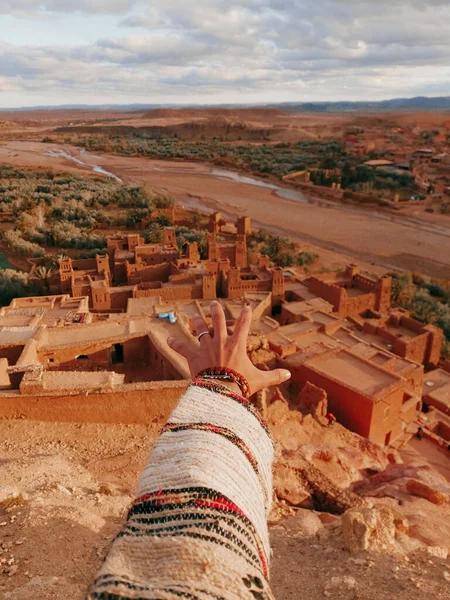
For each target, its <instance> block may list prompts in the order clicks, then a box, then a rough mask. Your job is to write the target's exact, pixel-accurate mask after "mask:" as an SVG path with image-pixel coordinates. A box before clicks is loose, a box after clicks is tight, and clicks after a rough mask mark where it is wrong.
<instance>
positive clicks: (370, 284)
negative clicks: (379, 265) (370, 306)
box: [353, 275, 377, 293]
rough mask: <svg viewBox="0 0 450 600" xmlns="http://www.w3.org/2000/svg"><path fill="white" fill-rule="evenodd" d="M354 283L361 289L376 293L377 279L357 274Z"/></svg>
mask: <svg viewBox="0 0 450 600" xmlns="http://www.w3.org/2000/svg"><path fill="white" fill-rule="evenodd" d="M353 284H354V286H355V287H357V288H358V289H360V290H363V291H365V292H367V293H375V289H376V286H377V284H376V281H373V280H372V279H369V278H368V277H364V275H355V277H354V278H353Z"/></svg>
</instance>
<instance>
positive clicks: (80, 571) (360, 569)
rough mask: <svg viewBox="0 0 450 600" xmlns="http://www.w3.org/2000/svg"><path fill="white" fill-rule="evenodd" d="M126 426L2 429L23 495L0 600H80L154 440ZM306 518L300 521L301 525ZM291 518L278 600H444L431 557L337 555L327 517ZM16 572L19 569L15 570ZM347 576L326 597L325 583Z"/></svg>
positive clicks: (6, 469)
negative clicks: (347, 582)
mask: <svg viewBox="0 0 450 600" xmlns="http://www.w3.org/2000/svg"><path fill="white" fill-rule="evenodd" d="M158 430H159V425H155V426H154V427H153V428H145V427H142V426H124V425H77V424H51V423H40V422H31V421H24V420H19V421H1V422H0V456H1V460H0V482H1V484H2V485H4V486H11V487H14V488H18V489H19V490H21V491H23V492H26V493H27V499H26V500H25V502H24V503H22V504H20V505H18V506H15V507H10V508H7V510H5V509H4V508H0V598H1V599H2V600H31V599H33V600H50V599H52V600H69V599H70V600H81V599H82V598H83V597H84V593H85V590H86V588H87V585H88V583H89V581H90V580H91V579H92V577H93V576H94V574H95V571H96V569H97V567H98V566H99V564H100V562H101V560H102V557H103V556H104V554H105V553H106V551H107V549H108V547H109V545H110V543H111V541H112V539H113V537H114V536H115V534H116V533H117V531H118V530H119V528H120V526H121V524H122V523H123V521H124V518H125V515H126V511H127V509H128V507H129V506H130V503H131V501H132V498H133V493H134V488H135V484H136V481H137V478H138V476H139V473H140V471H141V469H142V467H143V464H144V462H145V460H146V459H147V456H148V453H149V450H150V447H151V445H152V443H153V442H154V440H155V439H156V436H157V434H158ZM305 519H306V522H305ZM311 520H313V521H314V520H315V521H317V520H318V519H317V515H314V514H313V513H312V512H310V511H299V512H298V514H297V515H296V516H295V517H293V518H291V519H288V520H285V521H282V522H281V523H280V524H278V525H276V526H275V527H272V530H271V536H272V546H273V560H272V581H273V587H274V591H275V596H276V598H277V600H297V599H299V598H307V599H308V600H322V599H323V598H324V597H330V598H345V599H346V600H419V599H420V600H421V599H423V598H428V597H430V598H431V597H432V598H435V599H436V600H448V597H449V596H448V593H447V592H448V585H449V584H448V581H450V572H449V571H450V563H449V561H445V560H443V559H439V558H436V557H433V556H429V555H425V556H423V555H418V556H417V557H410V558H409V559H407V560H405V558H404V557H390V556H386V555H383V556H373V555H371V556H366V557H364V558H360V559H359V560H357V561H356V562H355V559H354V558H352V557H351V556H350V554H349V553H348V552H347V551H346V550H345V549H344V546H343V541H342V535H341V533H340V526H339V525H338V521H336V518H335V517H328V518H327V520H330V521H331V525H330V527H327V528H326V531H325V530H324V529H322V530H321V531H317V530H316V529H317V528H315V527H313V528H311V527H310V524H311ZM16 567H17V568H16ZM345 576H348V577H353V578H354V580H355V588H354V589H352V590H351V591H348V590H346V589H345V586H344V590H342V589H341V586H339V587H338V588H337V589H335V590H333V591H332V592H327V594H328V595H324V591H325V588H326V586H327V584H329V582H330V580H331V579H332V578H333V577H345Z"/></svg>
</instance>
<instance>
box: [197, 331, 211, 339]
mask: <svg viewBox="0 0 450 600" xmlns="http://www.w3.org/2000/svg"><path fill="white" fill-rule="evenodd" d="M204 335H211V334H210V333H209V331H202V333H201V334H200V335H198V336H197V339H198V341H200V340H201V339H202V337H203V336H204Z"/></svg>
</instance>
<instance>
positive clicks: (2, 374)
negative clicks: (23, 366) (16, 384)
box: [0, 358, 11, 388]
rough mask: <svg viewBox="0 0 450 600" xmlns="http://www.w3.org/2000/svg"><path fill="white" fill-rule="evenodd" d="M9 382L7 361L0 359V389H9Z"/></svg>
mask: <svg viewBox="0 0 450 600" xmlns="http://www.w3.org/2000/svg"><path fill="white" fill-rule="evenodd" d="M10 385H11V380H10V379H9V375H8V361H7V359H6V358H0V388H2V387H9V386H10Z"/></svg>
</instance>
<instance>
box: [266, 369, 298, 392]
mask: <svg viewBox="0 0 450 600" xmlns="http://www.w3.org/2000/svg"><path fill="white" fill-rule="evenodd" d="M290 378H291V372H290V371H288V370H287V369H274V370H273V371H259V379H260V381H261V383H262V384H263V385H261V389H262V388H265V387H270V386H271V385H280V384H282V383H284V382H285V381H287V380H288V379H290Z"/></svg>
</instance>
